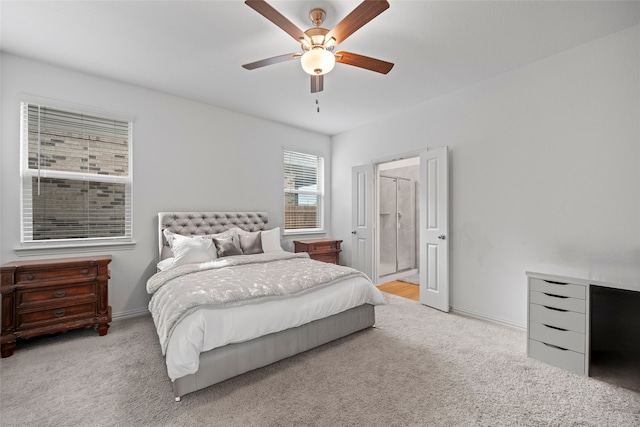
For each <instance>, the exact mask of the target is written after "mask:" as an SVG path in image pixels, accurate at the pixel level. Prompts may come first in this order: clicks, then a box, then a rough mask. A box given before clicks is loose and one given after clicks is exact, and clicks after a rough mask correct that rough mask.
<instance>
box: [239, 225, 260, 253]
mask: <svg viewBox="0 0 640 427" xmlns="http://www.w3.org/2000/svg"><path fill="white" fill-rule="evenodd" d="M238 237H240V249H242V253H244V254H245V255H252V254H261V253H262V252H264V251H263V250H262V239H261V238H260V232H259V231H255V232H253V233H247V232H244V233H243V232H240V233H238Z"/></svg>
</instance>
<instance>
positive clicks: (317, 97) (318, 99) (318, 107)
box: [316, 92, 320, 113]
mask: <svg viewBox="0 0 640 427" xmlns="http://www.w3.org/2000/svg"><path fill="white" fill-rule="evenodd" d="M316 112H317V113H319V112H320V95H319V94H318V93H317V92H316Z"/></svg>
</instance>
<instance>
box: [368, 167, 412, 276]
mask: <svg viewBox="0 0 640 427" xmlns="http://www.w3.org/2000/svg"><path fill="white" fill-rule="evenodd" d="M377 178H378V179H377V180H376V182H377V183H378V185H377V189H376V192H377V198H376V200H377V201H378V202H377V209H376V210H377V218H378V221H377V223H378V227H377V235H376V243H377V250H376V253H377V254H378V256H377V269H376V271H377V275H378V277H377V281H376V282H377V283H378V284H380V283H386V282H391V281H395V280H402V281H405V282H407V283H411V284H414V285H418V284H419V279H418V260H419V253H418V252H419V249H418V248H419V220H420V212H419V206H420V204H419V202H418V200H419V199H418V196H419V186H420V158H419V157H414V158H408V159H402V160H396V161H391V162H386V163H380V164H378V165H377Z"/></svg>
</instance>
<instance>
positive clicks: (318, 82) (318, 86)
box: [311, 75, 324, 93]
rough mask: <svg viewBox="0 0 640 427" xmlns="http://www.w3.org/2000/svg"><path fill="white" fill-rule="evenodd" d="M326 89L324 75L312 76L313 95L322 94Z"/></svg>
mask: <svg viewBox="0 0 640 427" xmlns="http://www.w3.org/2000/svg"><path fill="white" fill-rule="evenodd" d="M323 89H324V75H321V76H311V93H317V92H322V90H323Z"/></svg>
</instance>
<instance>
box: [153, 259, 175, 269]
mask: <svg viewBox="0 0 640 427" xmlns="http://www.w3.org/2000/svg"><path fill="white" fill-rule="evenodd" d="M175 261H176V260H175V258H165V259H163V260H162V261H160V262H159V263H158V264H156V268H157V269H158V271H164V270H169V269H170V268H173V263H174V262H175Z"/></svg>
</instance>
